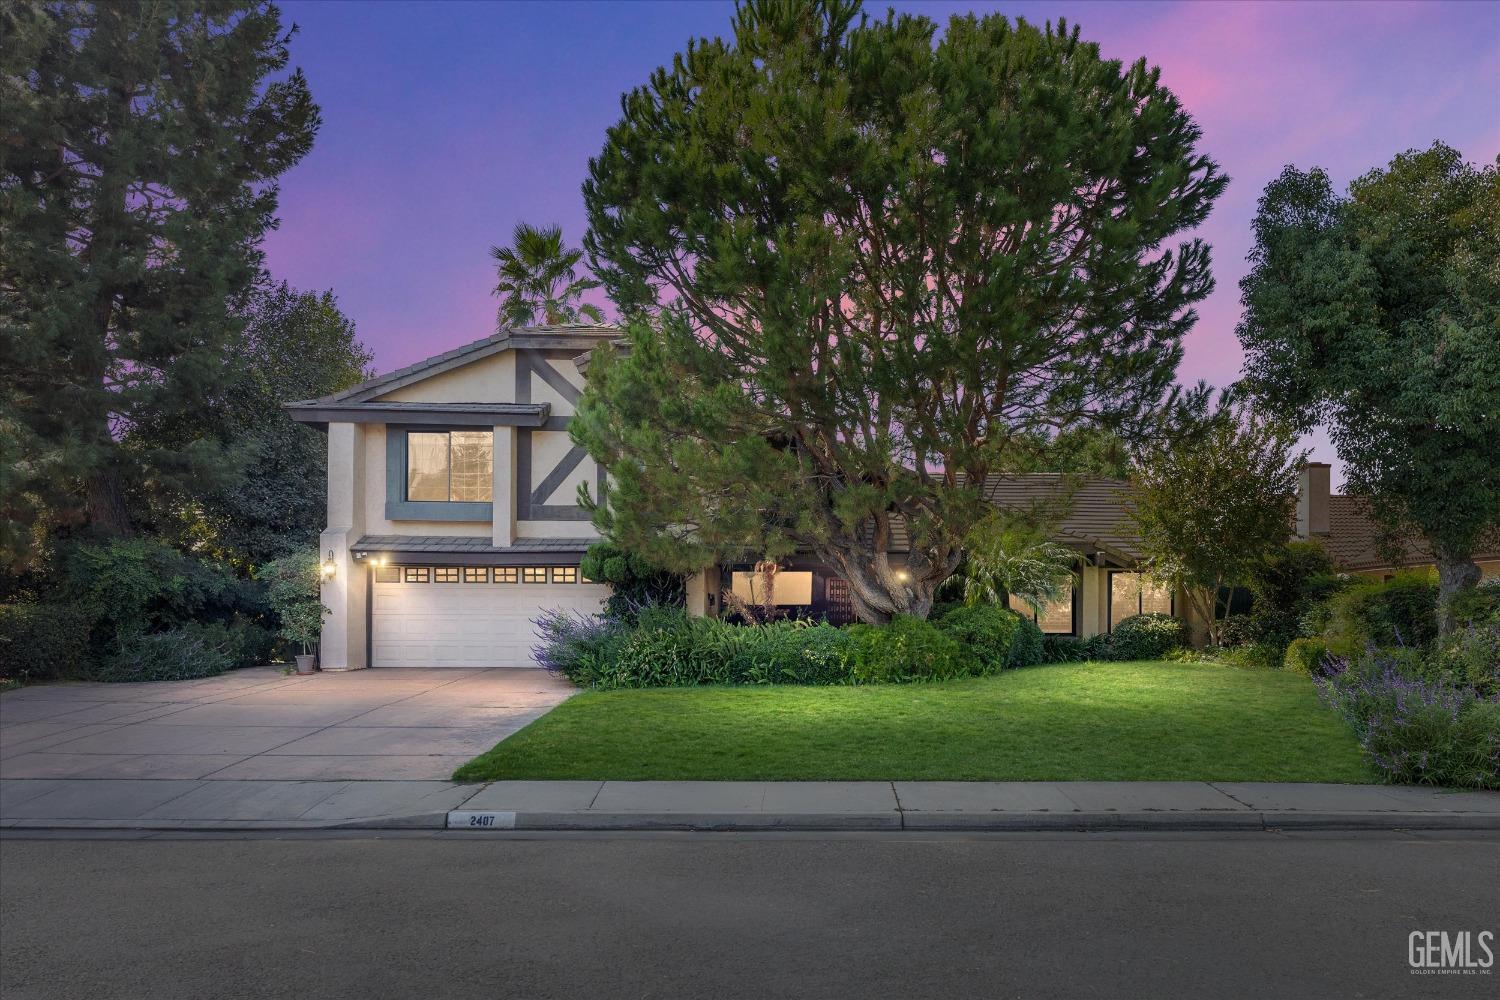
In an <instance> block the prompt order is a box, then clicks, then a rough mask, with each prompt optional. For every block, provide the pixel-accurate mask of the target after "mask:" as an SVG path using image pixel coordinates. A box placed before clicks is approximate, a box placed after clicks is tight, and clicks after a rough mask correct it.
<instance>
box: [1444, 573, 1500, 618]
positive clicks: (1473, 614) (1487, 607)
mask: <svg viewBox="0 0 1500 1000" xmlns="http://www.w3.org/2000/svg"><path fill="white" fill-rule="evenodd" d="M1448 609H1449V611H1450V612H1451V613H1452V615H1453V620H1454V621H1456V622H1457V623H1458V624H1459V625H1500V577H1495V578H1493V579H1490V580H1485V581H1483V582H1481V583H1480V584H1479V586H1477V587H1467V588H1465V589H1463V590H1460V591H1459V592H1458V593H1456V594H1454V595H1453V597H1452V598H1451V599H1450V601H1449V604H1448Z"/></svg>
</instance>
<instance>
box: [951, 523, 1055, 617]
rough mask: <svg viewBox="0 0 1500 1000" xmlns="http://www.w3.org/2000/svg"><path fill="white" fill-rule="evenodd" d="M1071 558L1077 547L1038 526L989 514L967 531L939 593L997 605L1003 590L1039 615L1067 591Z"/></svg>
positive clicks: (1001, 599) (1002, 599)
mask: <svg viewBox="0 0 1500 1000" xmlns="http://www.w3.org/2000/svg"><path fill="white" fill-rule="evenodd" d="M1077 561H1078V553H1077V552H1074V551H1073V550H1072V549H1070V548H1068V547H1067V546H1064V545H1058V544H1057V543H1056V542H1052V541H1049V540H1047V539H1046V537H1045V536H1044V535H1042V533H1041V532H1040V531H1039V530H1037V529H1035V528H1027V527H1022V526H1020V525H1018V524H1014V523H1011V521H1010V519H1008V518H1005V517H1002V516H1000V515H999V514H991V515H989V516H987V517H985V518H984V519H983V520H982V521H980V522H979V523H978V524H977V525H975V526H974V529H973V530H972V531H971V532H970V533H969V537H968V539H967V540H966V541H965V543H964V561H963V565H962V566H960V567H959V570H958V572H957V573H955V574H954V575H953V577H951V578H950V581H949V583H948V584H945V587H944V593H943V595H941V596H944V597H947V596H949V595H954V594H955V593H956V596H958V597H959V598H960V599H961V600H962V601H963V602H964V603H965V604H1000V603H1003V601H1004V600H1005V597H1006V595H1007V594H1008V595H1010V596H1011V597H1015V598H1019V599H1020V600H1021V601H1023V602H1024V603H1026V604H1027V605H1029V606H1030V607H1031V609H1032V610H1033V611H1036V612H1037V613H1038V614H1040V613H1041V611H1042V609H1043V608H1044V607H1046V606H1047V605H1048V604H1052V603H1053V602H1055V601H1059V600H1062V599H1063V598H1064V597H1066V596H1067V595H1068V591H1069V590H1070V589H1071V588H1072V585H1073V566H1074V564H1075V563H1076V562H1077Z"/></svg>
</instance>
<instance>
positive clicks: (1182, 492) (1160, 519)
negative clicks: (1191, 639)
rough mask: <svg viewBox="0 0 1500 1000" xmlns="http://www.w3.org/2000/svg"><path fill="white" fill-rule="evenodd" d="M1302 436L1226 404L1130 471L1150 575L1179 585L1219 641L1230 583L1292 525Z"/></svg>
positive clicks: (1247, 574) (1239, 582) (1251, 569)
mask: <svg viewBox="0 0 1500 1000" xmlns="http://www.w3.org/2000/svg"><path fill="white" fill-rule="evenodd" d="M1296 440H1297V435H1296V434H1295V432H1294V431H1293V430H1292V428H1291V427H1290V426H1289V425H1288V424H1285V423H1283V422H1280V421H1277V420H1274V419H1271V418H1268V417H1266V416H1264V415H1261V414H1257V413H1255V412H1254V411H1253V410H1251V409H1249V408H1248V407H1246V406H1243V405H1241V404H1238V403H1236V402H1234V401H1232V400H1224V401H1221V405H1220V407H1219V408H1218V409H1217V410H1216V411H1214V412H1213V413H1212V414H1210V415H1209V417H1208V420H1207V423H1206V425H1205V427H1204V428H1203V429H1202V430H1201V431H1200V432H1199V433H1196V434H1191V435H1184V436H1182V437H1176V438H1173V439H1169V440H1167V441H1166V442H1164V443H1163V444H1162V445H1161V446H1160V447H1157V448H1155V449H1152V450H1149V451H1147V452H1146V453H1145V454H1144V455H1143V456H1142V458H1141V460H1140V462H1139V464H1138V465H1137V467H1136V470H1135V474H1134V475H1133V476H1132V477H1131V485H1132V487H1133V491H1132V494H1133V500H1134V503H1133V510H1132V514H1131V516H1132V519H1133V520H1134V522H1135V527H1136V530H1137V532H1138V533H1139V536H1140V547H1141V551H1142V555H1143V562H1144V563H1145V566H1146V569H1147V572H1148V573H1149V575H1150V576H1152V577H1153V578H1155V579H1156V580H1157V581H1159V582H1161V583H1163V584H1166V585H1168V586H1170V587H1172V588H1173V589H1175V590H1181V591H1183V593H1184V594H1185V595H1186V596H1187V600H1188V604H1189V605H1190V606H1191V607H1192V609H1193V611H1194V612H1195V614H1196V615H1197V617H1198V619H1199V620H1200V621H1202V622H1204V623H1205V626H1206V628H1207V630H1208V640H1209V642H1211V643H1213V644H1214V645H1219V644H1221V642H1222V640H1223V635H1224V632H1223V629H1224V618H1225V617H1226V616H1227V615H1228V612H1229V608H1228V604H1227V602H1226V601H1224V600H1222V599H1221V598H1222V597H1223V595H1225V593H1226V591H1227V588H1230V587H1237V586H1244V585H1246V584H1248V583H1249V582H1250V580H1251V578H1252V576H1253V574H1254V573H1255V571H1256V569H1257V568H1258V567H1259V566H1261V565H1262V564H1263V563H1264V561H1265V560H1266V558H1267V557H1268V556H1270V555H1271V554H1272V553H1275V552H1277V551H1279V550H1280V549H1281V547H1282V546H1283V545H1284V544H1285V542H1286V539H1287V535H1288V534H1289V533H1290V531H1291V525H1292V516H1293V512H1294V509H1295V506H1296V501H1297V479H1298V469H1299V467H1300V466H1301V464H1302V462H1303V460H1304V459H1305V458H1306V453H1305V452H1303V453H1294V452H1293V450H1292V449H1293V446H1294V445H1295V443H1296Z"/></svg>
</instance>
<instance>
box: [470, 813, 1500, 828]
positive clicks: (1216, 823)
mask: <svg viewBox="0 0 1500 1000" xmlns="http://www.w3.org/2000/svg"><path fill="white" fill-rule="evenodd" d="M485 816H493V817H494V820H493V821H491V822H483V821H480V822H474V821H473V818H474V817H485ZM448 829H450V830H456V829H469V830H475V829H478V830H486V829H488V830H537V831H541V830H617V831H624V830H640V831H650V830H700V831H719V830H723V831H727V830H758V831H774V830H811V831H819V830H821V831H850V832H858V831H881V830H913V831H921V830H931V831H939V830H950V831H964V830H969V831H981V830H990V831H1001V832H1025V831H1038V832H1047V831H1085V832H1087V831H1129V830H1155V831H1162V832H1170V831H1214V830H1223V831H1275V830H1500V815H1492V814H1486V813H1410V812H1383V813H1300V812H1291V811H1287V812H1272V813H1267V812H1254V811H1244V812H1239V811H1227V810H1226V811H1223V812H1209V811H1204V812H1136V813H1124V812H1091V813H1082V812H1079V813H1039V812H1030V813H1002V812H987V813H980V812H912V811H907V812H889V813H684V812H670V813H662V812H657V813H648V812H633V813H605V812H597V813H596V812H529V813H528V812H494V813H485V812H476V811H467V810H455V811H454V812H452V813H449V814H448Z"/></svg>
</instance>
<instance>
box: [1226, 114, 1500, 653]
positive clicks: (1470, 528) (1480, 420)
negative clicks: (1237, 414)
mask: <svg viewBox="0 0 1500 1000" xmlns="http://www.w3.org/2000/svg"><path fill="white" fill-rule="evenodd" d="M1250 259H1251V262H1252V264H1253V267H1252V269H1251V271H1250V273H1249V274H1248V275H1247V276H1246V277H1245V279H1244V280H1243V281H1242V282H1241V283H1240V288H1241V290H1242V292H1243V298H1244V306H1245V312H1244V317H1243V319H1242V321H1241V323H1240V326H1239V331H1238V332H1239V337H1240V341H1241V343H1242V344H1243V345H1244V347H1245V375H1246V382H1247V384H1248V385H1249V386H1250V387H1251V388H1252V389H1253V390H1254V391H1255V392H1256V394H1257V395H1258V396H1259V397H1260V399H1261V404H1262V406H1265V407H1267V408H1269V409H1271V410H1272V411H1273V412H1276V413H1279V414H1281V415H1282V416H1284V417H1286V418H1288V419H1291V420H1294V421H1296V422H1297V423H1298V424H1299V426H1301V427H1304V428H1307V427H1311V426H1313V425H1315V424H1317V423H1319V422H1325V423H1326V424H1327V425H1328V427H1329V429H1330V436H1331V437H1332V438H1333V444H1334V447H1335V448H1336V449H1337V451H1338V454H1339V458H1340V459H1342V460H1343V462H1344V476H1345V480H1346V482H1347V486H1348V489H1349V491H1350V492H1351V493H1354V494H1356V495H1361V496H1365V497H1368V498H1369V501H1370V506H1371V509H1372V510H1373V512H1374V514H1375V516H1376V517H1377V519H1378V520H1379V521H1380V523H1381V524H1382V525H1383V526H1384V527H1385V529H1386V532H1387V534H1388V536H1394V535H1395V534H1397V533H1404V532H1408V531H1413V530H1415V531H1416V532H1418V533H1420V534H1421V535H1423V536H1424V537H1425V538H1426V539H1427V541H1428V543H1429V544H1430V546H1431V548H1432V551H1433V554H1434V556H1435V557H1436V560H1437V567H1438V580H1439V594H1440V601H1439V606H1440V610H1439V617H1440V626H1441V628H1442V629H1443V630H1444V631H1446V630H1447V629H1448V628H1449V627H1451V625H1452V624H1453V623H1452V620H1451V615H1450V614H1449V613H1448V612H1447V606H1448V604H1449V602H1450V600H1451V599H1452V596H1453V595H1454V594H1455V593H1457V592H1458V591H1459V590H1460V589H1462V588H1464V587H1472V586H1473V585H1475V584H1476V583H1478V582H1479V576H1480V573H1479V567H1478V565H1477V564H1475V562H1474V559H1473V554H1474V552H1475V551H1476V550H1478V549H1479V548H1480V547H1481V546H1483V545H1484V544H1485V543H1486V542H1487V541H1493V540H1495V539H1500V161H1497V162H1496V163H1492V164H1488V165H1486V166H1483V167H1475V166H1472V165H1470V164H1468V163H1465V162H1464V159H1463V157H1462V156H1461V155H1460V154H1459V152H1458V151H1457V150H1455V149H1452V148H1450V147H1448V146H1445V145H1443V144H1442V143H1434V144H1433V146H1432V147H1431V148H1430V149H1426V150H1422V151H1417V150H1411V151H1409V152H1406V153H1402V154H1401V155H1399V156H1397V157H1396V158H1395V159H1393V160H1392V161H1391V162H1390V164H1389V165H1388V166H1386V167H1384V168H1382V169H1378V170H1372V171H1370V172H1369V173H1368V174H1366V175H1364V176H1363V177H1360V178H1359V179H1358V180H1356V181H1354V183H1352V184H1351V185H1350V186H1349V191H1348V194H1347V195H1345V196H1340V195H1338V194H1337V193H1335V191H1334V189H1333V184H1332V182H1331V181H1330V180H1329V177H1328V175H1327V174H1326V173H1324V172H1323V171H1321V170H1317V169H1314V170H1311V171H1307V172H1304V171H1301V170H1297V169H1296V168H1294V167H1288V168H1286V170H1285V171H1283V172H1282V174H1281V176H1280V177H1278V178H1277V179H1276V180H1275V181H1273V182H1272V183H1271V184H1270V185H1269V186H1267V188H1266V191H1265V194H1264V195H1263V196H1262V197H1261V199H1260V207H1259V211H1258V212H1257V214H1256V218H1255V249H1254V251H1253V252H1252V254H1251V257H1250Z"/></svg>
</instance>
